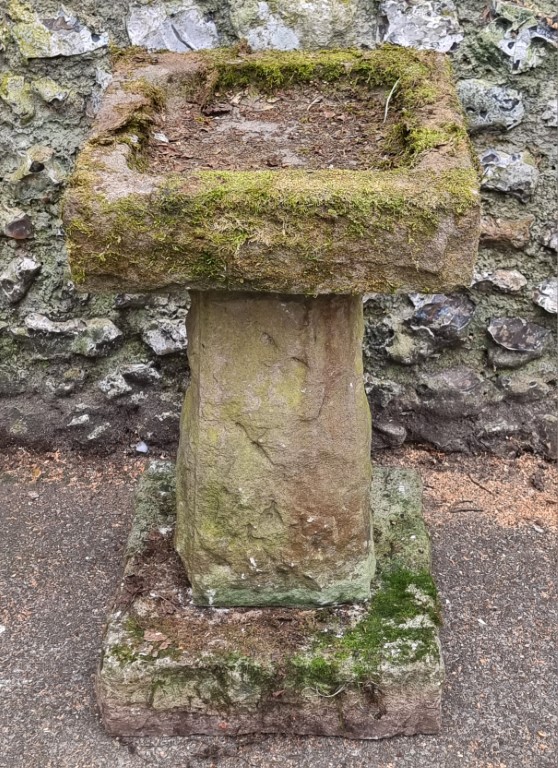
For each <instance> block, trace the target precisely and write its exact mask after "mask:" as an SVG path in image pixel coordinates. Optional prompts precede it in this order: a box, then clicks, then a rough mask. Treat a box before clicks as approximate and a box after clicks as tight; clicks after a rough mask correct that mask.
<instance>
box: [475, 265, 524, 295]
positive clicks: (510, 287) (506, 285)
mask: <svg viewBox="0 0 558 768" xmlns="http://www.w3.org/2000/svg"><path fill="white" fill-rule="evenodd" d="M472 284H473V285H474V286H475V288H477V289H479V288H481V289H484V290H488V289H491V288H497V289H498V290H499V291H502V293H519V292H520V291H521V290H522V289H523V288H525V286H526V285H527V278H526V277H525V275H522V274H521V272H520V271H519V270H517V269H495V270H494V272H475V273H474V275H473V283H472Z"/></svg>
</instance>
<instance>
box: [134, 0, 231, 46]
mask: <svg viewBox="0 0 558 768" xmlns="http://www.w3.org/2000/svg"><path fill="white" fill-rule="evenodd" d="M126 30H127V32H128V37H129V38H130V42H131V43H132V45H141V46H143V47H144V48H147V49H148V50H165V51H179V52H184V51H197V50H199V49H200V48H215V47H216V46H217V45H218V44H219V36H218V34H217V27H216V26H215V22H213V21H212V20H211V19H210V18H209V17H206V16H204V14H203V12H202V10H201V9H200V7H199V6H198V4H197V3H195V2H193V1H192V0H179V2H168V3H165V2H155V3H152V4H150V5H133V6H132V7H131V8H130V14H129V16H128V18H127V20H126Z"/></svg>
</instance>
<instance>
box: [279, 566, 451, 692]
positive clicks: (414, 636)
mask: <svg viewBox="0 0 558 768" xmlns="http://www.w3.org/2000/svg"><path fill="white" fill-rule="evenodd" d="M330 623H331V622H330ZM439 624H440V608H439V601H438V596H437V591H436V587H435V584H434V582H433V580H432V577H431V575H430V572H429V571H419V572H413V571H409V570H407V569H405V568H393V569H392V570H391V571H390V572H388V573H386V574H384V576H383V578H382V579H381V581H380V582H379V587H378V590H377V592H376V594H375V595H374V597H373V599H372V601H371V604H370V606H369V608H368V609H367V611H366V613H365V614H364V615H363V617H362V618H361V619H360V620H359V621H358V622H357V623H356V625H355V626H354V627H353V628H352V629H349V630H346V631H343V630H342V629H341V628H340V629H339V632H338V633H336V634H333V633H332V630H331V626H329V627H328V630H327V632H326V633H322V634H320V633H318V634H316V635H315V638H314V642H313V646H312V648H311V649H310V650H309V651H308V652H306V653H305V654H302V655H299V656H295V657H293V658H292V659H291V660H290V661H289V664H288V673H287V680H288V684H289V685H290V686H292V687H294V688H298V689H300V688H301V687H302V688H304V687H309V688H311V689H314V690H315V691H316V692H317V693H318V694H320V695H326V696H333V695H335V694H336V692H337V693H339V692H341V691H342V690H343V689H344V688H345V687H346V686H347V685H349V684H356V685H367V684H369V683H374V682H375V681H376V680H378V679H379V678H380V677H381V673H383V674H384V675H385V673H386V671H385V669H383V670H382V669H381V667H382V666H383V665H385V664H388V665H389V666H390V667H391V668H392V670H391V675H392V676H393V677H395V678H396V677H397V674H398V668H399V669H401V670H402V671H403V670H404V668H405V667H408V666H409V665H412V664H416V663H418V662H420V661H421V660H422V659H424V658H425V657H426V656H433V657H434V658H436V659H437V658H438V655H439V649H438V644H437V627H438V626H439Z"/></svg>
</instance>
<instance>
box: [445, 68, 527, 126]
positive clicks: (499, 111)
mask: <svg viewBox="0 0 558 768" xmlns="http://www.w3.org/2000/svg"><path fill="white" fill-rule="evenodd" d="M457 93H458V94H459V98H460V99H461V102H462V104H463V106H464V107H465V114H466V116H467V124H468V127H469V128H470V130H471V131H480V130H483V129H488V128H490V129H503V130H506V131H509V130H510V129H511V128H514V127H515V126H516V125H519V123H520V122H521V121H522V120H523V117H524V115H525V107H524V106H523V95H522V94H521V92H520V91H516V90H515V89H514V88H503V87H502V86H499V85H493V84H492V83H489V82H487V81H486V80H480V79H471V80H462V81H461V82H460V83H458V85H457Z"/></svg>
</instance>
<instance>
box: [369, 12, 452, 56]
mask: <svg viewBox="0 0 558 768" xmlns="http://www.w3.org/2000/svg"><path fill="white" fill-rule="evenodd" d="M380 14H381V16H382V18H383V21H382V22H381V23H380V27H379V40H380V42H384V43H394V44H395V45H403V46H405V47H407V48H419V49H430V50H433V51H440V52H441V53H447V52H448V51H450V50H452V49H453V48H454V47H455V46H456V45H458V44H459V43H460V42H461V41H462V40H463V33H462V31H461V27H460V26H459V21H458V18H457V11H456V8H455V5H454V4H453V2H452V1H451V0H405V1H404V2H402V1H401V0H382V3H381V4H380Z"/></svg>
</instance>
